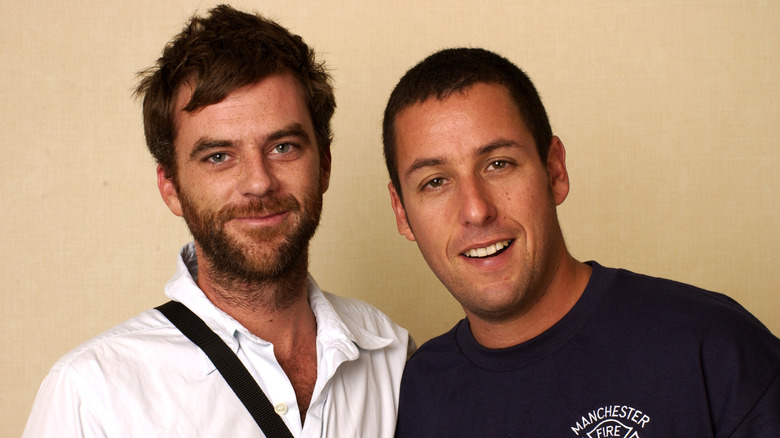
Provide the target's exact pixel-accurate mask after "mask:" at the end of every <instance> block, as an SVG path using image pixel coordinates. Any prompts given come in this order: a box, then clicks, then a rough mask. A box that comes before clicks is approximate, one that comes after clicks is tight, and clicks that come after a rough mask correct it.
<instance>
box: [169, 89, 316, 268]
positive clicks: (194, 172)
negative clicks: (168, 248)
mask: <svg viewBox="0 0 780 438" xmlns="http://www.w3.org/2000/svg"><path fill="white" fill-rule="evenodd" d="M190 97H191V90H190V89H189V87H187V86H186V85H185V86H183V87H182V88H181V90H180V92H179V96H178V99H177V111H176V126H177V135H176V140H175V150H176V164H177V172H176V175H177V177H176V181H171V180H169V179H167V178H166V177H165V173H164V171H163V169H161V168H158V186H159V187H160V192H161V193H162V195H163V199H164V200H165V201H166V204H168V206H169V208H170V209H171V211H172V212H173V213H174V214H176V215H179V216H183V217H184V219H185V221H186V222H187V225H188V227H189V228H190V232H191V233H192V235H193V237H194V238H195V243H196V246H197V248H198V254H199V257H205V258H206V259H207V262H208V264H209V265H211V266H213V267H214V268H215V271H216V272H215V274H216V275H219V274H226V275H228V276H231V277H232V278H238V279H244V280H250V281H251V280H263V279H268V278H273V277H276V276H279V275H280V274H281V273H283V272H284V270H285V269H286V268H287V266H289V264H290V263H291V262H292V261H294V260H295V259H296V257H300V256H301V254H302V252H303V253H305V252H306V251H307V250H308V243H309V240H310V239H311V237H312V236H313V234H314V231H315V229H316V228H317V225H318V223H319V219H320V213H321V210H322V194H323V193H324V192H325V190H326V189H327V187H328V181H329V176H330V160H329V158H330V157H329V156H327V157H326V159H325V160H321V159H320V155H319V151H318V145H317V142H316V137H315V135H314V129H313V126H312V122H311V117H310V115H309V110H308V108H307V106H306V101H305V99H304V95H303V89H302V87H301V86H300V84H299V83H298V82H297V80H296V79H295V78H294V77H293V76H292V75H290V74H275V75H272V76H269V77H266V78H264V79H262V80H260V81H259V82H257V83H255V84H252V85H250V86H246V87H243V88H240V89H238V90H235V91H233V92H232V93H230V94H229V95H228V96H227V97H226V98H225V99H224V100H223V101H222V102H219V103H216V104H214V105H209V106H206V107H204V108H201V109H199V110H197V111H195V112H192V113H187V112H184V111H182V108H183V107H184V106H185V105H186V104H187V102H189V99H190ZM304 256H305V255H304Z"/></svg>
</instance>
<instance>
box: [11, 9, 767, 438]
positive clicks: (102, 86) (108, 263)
mask: <svg viewBox="0 0 780 438" xmlns="http://www.w3.org/2000/svg"><path fill="white" fill-rule="evenodd" d="M211 5H212V3H211V2H205V1H203V2H197V1H184V0H179V1H159V0H155V1H149V0H133V1H129V0H128V1H114V2H111V1H103V0H100V1H98V0H94V1H83V0H82V1H76V2H54V1H50V2H46V1H43V2H20V1H11V0H0V16H1V17H2V22H3V26H0V41H1V42H2V45H1V47H2V48H1V49H0V79H1V80H0V87H2V93H0V127H1V128H2V129H0V135H2V146H1V147H2V152H3V153H2V157H3V159H2V160H0V192H1V193H2V194H1V195H0V200H1V201H0V207H1V208H0V218H1V222H0V223H2V228H1V229H0V251H1V252H0V261H2V263H0V279H1V280H2V283H1V284H2V286H0V287H2V289H0V291H1V292H2V306H1V307H0V309H1V310H0V312H2V313H0V328H1V329H2V345H1V347H2V355H1V356H0V369H2V371H3V372H2V373H0V379H2V391H0V397H2V402H1V404H0V431H2V432H0V433H2V434H7V435H5V436H9V437H11V436H19V434H20V433H21V430H22V427H23V424H24V422H25V418H26V416H27V414H28V412H29V408H30V406H31V404H32V401H33V397H34V395H35V392H36V389H37V387H38V385H39V384H40V381H41V380H42V378H43V377H44V375H45V373H46V372H47V370H48V368H49V367H50V366H51V365H52V364H53V362H54V361H55V360H56V359H57V358H58V357H59V356H61V355H62V354H64V353H65V352H66V351H67V350H69V349H71V348H73V347H74V346H76V345H77V344H78V343H80V342H82V341H84V340H86V339H87V338H88V337H91V336H93V335H95V334H97V333H99V332H100V331H102V330H104V329H107V328H108V327H110V326H112V325H114V324H116V323H119V322H120V321H122V320H124V319H126V318H128V317H130V316H132V315H134V314H136V313H137V312H139V311H141V310H143V309H145V308H148V307H151V306H154V305H157V304H159V303H162V302H163V301H164V300H165V297H164V296H163V294H162V286H163V284H164V282H165V281H166V280H167V279H168V277H169V276H170V275H171V274H172V273H173V269H174V262H175V254H176V251H177V250H178V248H179V247H180V245H181V244H183V243H184V242H185V241H187V240H188V234H187V232H186V230H185V227H184V225H183V223H181V222H180V220H178V219H177V218H175V217H174V216H173V215H171V214H170V213H169V212H168V210H167V209H166V207H165V206H164V205H163V203H162V202H161V201H160V199H159V195H158V193H157V189H156V186H155V175H154V165H153V163H152V160H151V158H150V157H149V156H148V154H147V152H146V150H145V146H144V142H143V138H142V128H141V121H140V110H139V104H138V103H137V102H134V101H133V100H132V99H131V97H130V93H131V89H132V87H133V84H134V79H135V78H134V72H136V71H138V70H140V69H142V68H144V67H146V66H148V65H150V64H151V63H152V62H153V61H154V60H155V59H156V57H157V56H158V55H159V52H160V50H161V48H162V45H163V44H164V43H165V42H166V41H167V40H168V39H169V38H170V37H171V36H172V35H173V34H174V33H175V32H177V31H178V30H179V29H180V28H181V26H182V24H183V22H184V20H185V19H186V18H187V17H188V16H189V15H191V14H192V13H193V12H194V11H195V10H196V9H200V10H204V9H207V8H208V7H209V6H211ZM235 5H237V6H240V7H242V8H245V9H257V10H259V11H262V12H264V13H266V14H268V15H269V16H272V17H275V18H277V19H278V20H279V21H280V22H282V23H283V24H284V25H285V26H288V27H289V28H291V29H292V30H294V31H295V32H297V33H299V34H300V35H302V36H303V37H304V38H305V39H306V40H307V41H308V42H309V43H311V44H312V45H313V46H314V47H315V48H316V49H317V50H318V51H319V53H320V55H322V56H324V57H325V58H326V59H327V61H328V64H329V65H330V68H331V69H332V72H333V75H334V77H335V84H336V87H337V100H338V104H339V109H338V110H337V113H336V116H335V120H334V130H335V135H336V141H335V144H334V149H333V161H334V169H333V179H332V183H331V188H330V190H329V192H328V193H327V195H326V199H325V202H326V205H325V214H324V219H323V223H322V226H321V228H320V231H319V233H318V235H317V237H316V238H315V241H314V244H313V254H312V271H313V273H314V275H315V276H316V277H317V278H318V280H319V282H320V284H321V285H322V286H323V288H325V289H327V290H330V291H333V292H337V293H340V294H344V295H350V296H355V297H360V298H362V299H365V300H367V301H370V302H372V303H374V304H375V305H377V306H379V307H380V308H382V309H383V310H385V311H386V312H387V313H388V314H389V315H390V316H391V317H393V318H394V319H396V320H397V321H398V322H400V323H401V324H403V325H404V326H406V327H408V328H409V329H410V330H411V332H412V333H413V335H414V336H415V337H416V338H417V340H418V341H424V340H426V339H428V338H430V337H431V336H433V335H435V334H438V333H440V332H442V331H444V330H446V329H448V328H449V327H451V326H452V325H453V324H454V322H455V321H456V320H457V319H459V318H460V316H461V312H460V309H459V307H458V306H457V304H456V303H455V302H454V300H453V299H452V298H451V297H450V296H449V295H448V294H447V293H446V291H445V290H444V289H443V288H442V287H441V286H440V285H439V284H438V282H437V280H436V279H435V278H434V277H433V275H432V274H430V273H429V271H428V269H427V267H426V266H425V265H424V263H423V261H422V259H421V257H420V256H419V255H418V252H417V249H416V247H415V246H414V245H413V244H411V243H409V242H407V241H406V240H405V239H403V238H401V237H400V236H398V235H397V233H396V230H395V223H394V220H393V217H392V213H391V210H390V208H389V202H388V198H387V194H386V188H385V184H386V173H385V170H384V168H383V161H382V157H381V151H380V120H381V113H382V110H383V106H384V103H385V101H386V99H387V96H388V94H389V92H390V89H391V88H392V86H393V85H394V84H395V81H396V80H397V79H398V78H399V77H400V75H401V74H402V73H403V72H404V71H405V70H406V69H407V68H408V67H410V66H411V65H412V64H413V63H415V62H417V61H418V60H420V59H421V58H422V57H424V56H425V55H427V54H429V53H430V52H432V51H434V50H436V49H439V48H443V47H447V46H458V45H469V46H485V47H487V48H490V49H493V50H496V51H498V52H500V53H502V54H504V55H505V56H507V57H509V58H510V59H512V60H514V61H515V62H517V63H518V64H519V65H520V66H521V67H522V68H524V69H525V70H526V71H527V72H528V73H529V74H530V76H531V77H532V79H534V81H535V82H536V84H537V86H538V88H539V90H540V92H541V94H542V97H543V99H544V101H545V103H546V105H547V108H548V111H549V114H550V117H551V120H552V123H553V129H554V131H555V132H556V133H557V134H558V135H559V136H561V137H562V139H563V141H564V144H565V145H566V146H567V149H568V167H569V172H570V176H571V180H572V190H571V193H570V195H569V198H568V200H567V201H566V202H565V204H564V206H563V207H562V208H561V210H560V215H561V221H562V224H563V228H564V232H565V235H566V237H567V240H568V243H569V245H570V247H571V249H572V251H573V253H574V254H575V256H576V257H578V258H580V259H582V260H590V259H595V260H598V261H599V262H601V263H602V264H606V265H610V266H622V267H627V268H630V269H633V270H637V271H641V272H645V273H649V274H654V275H658V276H666V277H671V278H675V279H679V280H683V281H686V282H690V283H693V284H696V285H699V286H702V287H705V288H709V289H715V290H718V291H722V292H724V293H726V294H728V295H730V296H732V297H734V298H735V299H737V300H738V301H740V302H741V303H742V304H743V305H744V306H746V307H747V308H748V309H749V310H750V311H752V312H753V313H754V314H755V315H756V316H758V317H759V318H760V319H761V320H762V321H764V322H765V324H767V325H768V326H769V328H770V329H771V330H772V331H773V332H774V333H776V334H777V333H780V300H779V299H778V295H777V289H778V285H780V274H779V273H778V272H780V270H778V268H777V265H778V263H779V262H780V233H779V231H780V226H778V220H777V215H778V214H780V203H779V202H778V188H780V177H779V176H778V172H777V169H778V167H780V152H778V147H777V146H776V140H777V139H778V138H780V123H778V115H779V114H778V103H779V102H780V91H779V90H780V87H778V83H777V81H778V78H779V77H780V59H779V57H780V55H779V54H780V28H778V25H777V24H778V23H780V3H778V2H775V1H742V0H732V1H687V2H679V1H676V0H654V1H633V2H631V1H628V2H626V1H614V2H609V1H603V0H587V1H586V0H581V1H574V0H572V1H567V2H562V1H548V0H538V1H518V0H502V1H485V0H480V1H476V0H472V1H467V0H459V1H421V0H413V1H412V0H402V1H398V0H396V1H392V2H390V1H386V2H363V1H339V0H331V1H316V2H315V1H284V2H283V1H254V2H252V1H242V2H240V3H235ZM369 5H370V6H369Z"/></svg>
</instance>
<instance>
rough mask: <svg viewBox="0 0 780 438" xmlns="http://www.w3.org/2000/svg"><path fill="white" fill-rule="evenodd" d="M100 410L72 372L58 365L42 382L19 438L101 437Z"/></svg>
mask: <svg viewBox="0 0 780 438" xmlns="http://www.w3.org/2000/svg"><path fill="white" fill-rule="evenodd" d="M101 406H102V403H101V402H100V401H99V400H98V398H97V397H96V396H95V394H94V392H93V391H92V390H91V389H90V388H89V387H88V386H87V385H86V384H85V383H84V382H83V380H82V379H81V378H80V376H79V375H78V374H77V373H76V372H75V371H74V370H72V369H71V368H69V367H67V366H66V365H63V364H58V365H56V366H55V367H54V368H53V369H52V370H51V371H50V372H49V374H48V375H47V376H46V378H45V379H44V380H43V383H42V384H41V387H40V389H39V391H38V395H37V396H36V397H35V402H34V403H33V407H32V411H31V413H30V417H29V418H28V420H27V426H26V427H25V429H24V433H23V435H22V436H23V438H37V437H105V436H107V433H106V430H105V426H104V424H103V420H104V419H105V418H106V416H105V415H101V414H105V412H103V411H104V410H103V409H102V408H101Z"/></svg>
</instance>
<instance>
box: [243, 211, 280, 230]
mask: <svg viewBox="0 0 780 438" xmlns="http://www.w3.org/2000/svg"><path fill="white" fill-rule="evenodd" d="M289 214H290V212H289V211H288V210H285V211H281V212H278V213H271V214H264V215H254V216H242V217H235V218H233V219H231V221H236V222H238V223H240V224H246V225H251V226H274V225H279V224H280V223H282V222H284V221H285V219H287V216H289Z"/></svg>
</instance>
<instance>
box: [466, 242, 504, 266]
mask: <svg viewBox="0 0 780 438" xmlns="http://www.w3.org/2000/svg"><path fill="white" fill-rule="evenodd" d="M513 243H514V239H511V238H498V239H494V240H490V241H486V242H484V243H477V244H473V245H469V246H468V247H466V248H465V249H464V250H463V251H461V252H460V253H459V255H460V256H461V257H462V258H464V259H466V260H469V261H476V262H479V261H488V260H493V259H496V258H498V257H500V256H502V255H503V254H504V253H506V252H507V251H509V250H510V249H511V247H512V244H513Z"/></svg>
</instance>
